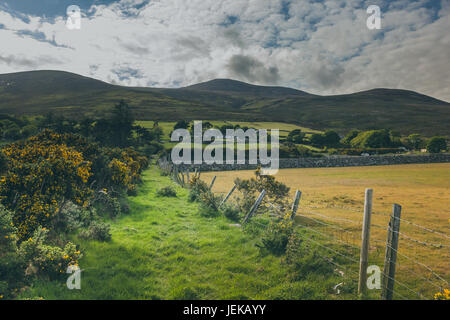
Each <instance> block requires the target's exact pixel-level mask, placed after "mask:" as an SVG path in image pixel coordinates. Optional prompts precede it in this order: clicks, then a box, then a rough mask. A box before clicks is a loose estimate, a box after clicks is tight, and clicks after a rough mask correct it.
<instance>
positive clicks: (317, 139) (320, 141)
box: [310, 133, 325, 147]
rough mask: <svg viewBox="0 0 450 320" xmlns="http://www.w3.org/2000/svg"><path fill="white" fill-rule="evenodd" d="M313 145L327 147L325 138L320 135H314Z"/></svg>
mask: <svg viewBox="0 0 450 320" xmlns="http://www.w3.org/2000/svg"><path fill="white" fill-rule="evenodd" d="M310 141H311V144H312V145H313V146H316V147H323V146H324V145H325V139H324V136H323V135H321V134H318V133H313V134H312V135H311V138H310Z"/></svg>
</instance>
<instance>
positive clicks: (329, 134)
mask: <svg viewBox="0 0 450 320" xmlns="http://www.w3.org/2000/svg"><path fill="white" fill-rule="evenodd" d="M340 140H341V137H340V136H339V134H338V133H337V132H336V131H333V130H327V131H325V134H324V144H325V145H326V146H327V147H335V146H337V145H339V141H340Z"/></svg>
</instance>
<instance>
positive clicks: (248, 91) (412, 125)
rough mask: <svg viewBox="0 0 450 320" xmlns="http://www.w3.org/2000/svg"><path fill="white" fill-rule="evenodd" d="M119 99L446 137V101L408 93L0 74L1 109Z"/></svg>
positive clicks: (191, 115)
mask: <svg viewBox="0 0 450 320" xmlns="http://www.w3.org/2000/svg"><path fill="white" fill-rule="evenodd" d="M120 99H124V100H125V101H127V102H128V103H129V104H130V105H132V106H133V107H134V109H135V113H136V116H137V118H138V119H139V120H161V121H164V120H166V121H167V120H172V121H174V120H180V119H188V120H193V119H202V120H230V121H238V120H239V121H280V122H289V123H295V124H300V125H304V126H308V127H311V128H314V129H319V130H321V129H327V128H333V129H337V130H338V131H340V132H346V131H348V130H350V129H353V128H358V129H374V128H376V129H379V128H388V129H393V130H396V131H399V132H402V133H412V132H415V133H421V134H424V135H436V134H440V135H450V127H449V126H448V123H450V103H448V102H445V101H440V100H437V99H435V98H432V97H429V96H426V95H422V94H420V93H417V92H413V91H408V90H396V89H373V90H369V91H362V92H357V93H353V94H345V95H334V96H318V95H313V94H309V93H307V92H303V91H300V90H295V89H291V88H284V87H268V86H256V85H251V84H247V83H244V82H239V81H235V80H229V79H216V80H211V81H208V82H203V83H199V84H195V85H192V86H188V87H184V88H179V89H165V88H135V87H123V86H117V85H112V84H108V83H105V82H102V81H99V80H95V79H91V78H87V77H83V76H80V75H76V74H72V73H68V72H61V71H32V72H20V73H11V74H3V75H0V113H10V114H43V113H47V112H49V111H53V112H55V113H57V114H65V115H66V116H69V117H81V116H92V117H95V116H100V115H102V116H103V115H104V114H105V113H107V112H108V110H110V108H111V107H112V106H113V105H114V104H115V103H117V101H119V100H120Z"/></svg>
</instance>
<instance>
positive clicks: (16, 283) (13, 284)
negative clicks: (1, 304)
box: [0, 205, 26, 299]
mask: <svg viewBox="0 0 450 320" xmlns="http://www.w3.org/2000/svg"><path fill="white" fill-rule="evenodd" d="M12 218H13V215H12V213H11V212H10V211H8V210H6V209H5V208H4V207H3V206H2V205H0V296H2V297H3V298H5V299H9V298H12V297H13V295H12V293H14V292H17V290H18V289H19V288H21V287H23V286H24V285H25V283H26V279H25V269H26V262H25V260H24V259H23V257H21V256H19V254H18V252H17V236H16V228H15V227H14V224H13V222H12Z"/></svg>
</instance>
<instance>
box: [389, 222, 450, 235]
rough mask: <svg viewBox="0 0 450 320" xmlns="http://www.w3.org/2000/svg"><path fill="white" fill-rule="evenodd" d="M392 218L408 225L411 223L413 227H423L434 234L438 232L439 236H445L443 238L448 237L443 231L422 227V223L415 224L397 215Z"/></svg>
mask: <svg viewBox="0 0 450 320" xmlns="http://www.w3.org/2000/svg"><path fill="white" fill-rule="evenodd" d="M394 218H395V219H399V220H400V221H403V222H406V223H408V224H410V225H413V226H415V227H417V228H420V229H423V230H425V231H428V232H431V233H436V234H438V235H440V236H442V237H445V238H447V239H450V237H449V236H447V235H446V234H443V233H441V232H439V231H436V230H433V229H430V228H427V227H424V226H422V225H420V224H417V223H414V222H411V221H408V220H406V219H403V218H399V217H394Z"/></svg>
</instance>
